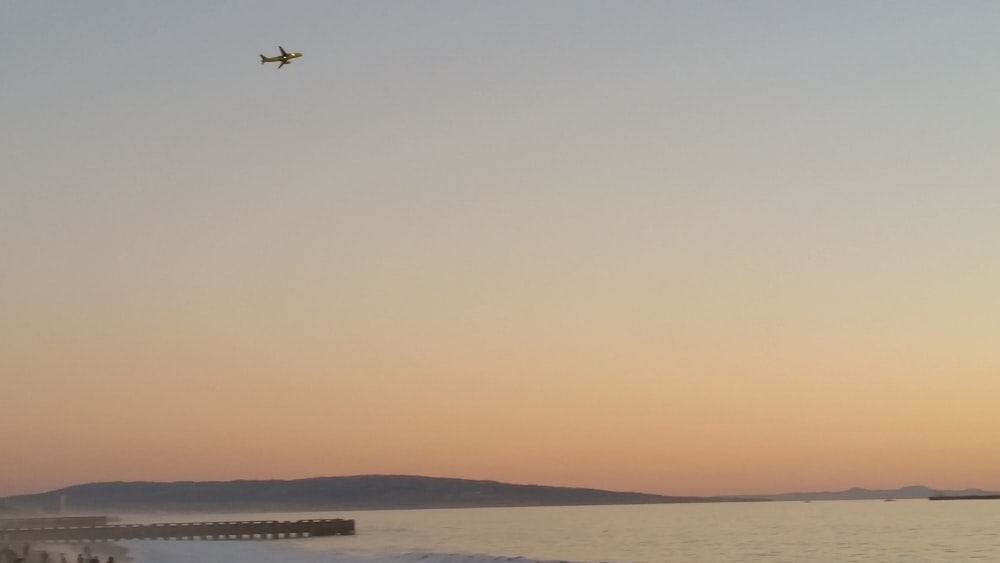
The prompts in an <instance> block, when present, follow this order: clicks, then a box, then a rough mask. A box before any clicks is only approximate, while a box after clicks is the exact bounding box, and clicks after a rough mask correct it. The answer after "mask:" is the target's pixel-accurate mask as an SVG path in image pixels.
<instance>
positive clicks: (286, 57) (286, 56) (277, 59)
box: [260, 45, 302, 68]
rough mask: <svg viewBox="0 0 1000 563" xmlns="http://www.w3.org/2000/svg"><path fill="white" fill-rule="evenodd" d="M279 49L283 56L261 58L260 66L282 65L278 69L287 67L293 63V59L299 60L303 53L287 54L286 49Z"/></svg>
mask: <svg viewBox="0 0 1000 563" xmlns="http://www.w3.org/2000/svg"><path fill="white" fill-rule="evenodd" d="M278 49H279V50H280V51H281V55H280V56H277V57H265V56H264V55H261V56H260V64H264V63H281V64H280V65H278V68H281V67H283V66H285V65H286V64H288V63H290V62H292V59H297V58H299V57H301V56H302V53H286V52H285V48H284V47H282V46H281V45H278Z"/></svg>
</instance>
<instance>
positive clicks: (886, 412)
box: [0, 0, 1000, 496]
mask: <svg viewBox="0 0 1000 563" xmlns="http://www.w3.org/2000/svg"><path fill="white" fill-rule="evenodd" d="M998 21H1000V3H993V2H963V3H958V4H956V3H946V2H930V1H919V0H918V1H911V2H859V1H829V2H820V1H802V2H788V1H776V0H775V1H771V0H762V1H755V2H736V1H715V2H680V1H678V2H670V1H664V2H640V1H623V2H618V1H616V2H603V1H589V0H580V1H574V2H564V1H549V2H536V1H527V0H513V1H504V2H464V1H457V0H432V1H429V2H391V1H371V2H369V1H364V2H357V1H329V0H301V1H300V0H287V1H282V2H274V1H273V0H268V1H264V0H250V1H247V2H240V3H207V4H206V3H204V2H194V1H191V0H179V1H175V2H159V3H148V2H147V3H127V4H123V3H122V2H118V1H115V2H112V1H108V0H95V1H90V2H58V1H57V2H5V3H3V4H2V6H0V37H3V38H4V61H5V67H4V79H3V85H2V86H0V108H2V109H0V117H2V122H0V123H2V127H0V264H2V269H0V312H2V314H0V343H2V344H0V383H2V385H3V389H4V396H5V401H4V417H5V419H6V420H10V421H17V422H18V425H17V426H16V427H15V426H14V425H9V426H6V427H5V429H4V430H3V431H2V436H0V443H2V444H3V446H4V450H3V451H4V452H5V456H4V463H3V464H0V496H6V495H11V494H16V493H30V492H40V491H47V490H53V489H57V488H59V487H64V486H68V485H73V484H78V483H87V482H104V481H117V480H126V481H134V480H146V481H178V480H230V479H273V478H282V479H291V478H303V477H312V476H325V475H353V474H407V475H412V474H416V475H429V476H442V477H461V478H472V479H494V480H500V481H505V482H514V483H529V484H533V483H537V484H544V485H557V486H582V487H594V488H602V489H610V490H620V491H642V492H649V493H663V494H671V495H723V494H750V493H761V494H764V493H774V492H783V491H797V490H806V491H817V490H842V489H846V488H849V487H855V486H858V487H866V488H871V489H883V488H895V487H899V486H905V485H911V484H922V485H927V486H930V487H935V488H941V489H964V488H966V487H979V488H983V489H990V490H1000V448H998V447H996V446H997V444H998V438H1000V422H998V420H1000V419H998V417H997V416H996V398H997V397H998V396H1000V346H997V335H1000V291H997V288H998V287H1000V221H998V220H997V218H998V217H1000V190H998V189H997V186H1000V160H998V159H997V157H996V155H997V154H1000V127H998V123H1000V109H998V108H1000V106H998V105H997V100H998V99H1000V72H998V69H997V53H1000V35H998V34H997V32H996V31H997V22H998ZM279 45H280V46H282V47H284V48H286V49H288V50H291V51H295V52H301V53H303V57H301V58H298V59H295V60H294V62H293V63H292V64H290V65H286V66H285V67H284V68H281V69H280V70H277V69H276V68H275V66H276V65H261V64H260V62H259V54H265V55H274V54H276V53H277V52H278V46H279ZM22 423H23V426H22ZM15 428H16V429H15Z"/></svg>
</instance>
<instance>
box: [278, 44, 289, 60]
mask: <svg viewBox="0 0 1000 563" xmlns="http://www.w3.org/2000/svg"><path fill="white" fill-rule="evenodd" d="M278 50H279V51H281V56H282V57H287V56H288V53H286V52H285V48H284V47H282V46H281V45H278Z"/></svg>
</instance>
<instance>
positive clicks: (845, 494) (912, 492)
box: [751, 485, 990, 501]
mask: <svg viewBox="0 0 1000 563" xmlns="http://www.w3.org/2000/svg"><path fill="white" fill-rule="evenodd" d="M939 494H944V495H947V496H956V495H981V494H990V491H983V490H981V489H963V490H960V491H942V490H940V489H931V488H929V487H925V486H923V485H910V486H908V487H900V488H898V489H862V488H858V487H855V488H851V489H846V490H843V491H828V492H803V493H779V494H773V495H761V496H760V497H756V496H754V497H751V498H768V499H771V500H779V501H780V500H793V501H794V500H875V499H920V498H924V499H925V498H927V497H930V496H931V495H939Z"/></svg>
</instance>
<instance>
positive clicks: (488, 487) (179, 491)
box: [3, 475, 742, 513]
mask: <svg viewBox="0 0 1000 563" xmlns="http://www.w3.org/2000/svg"><path fill="white" fill-rule="evenodd" d="M737 500H742V499H736V498H724V497H678V496H663V495H651V494H644V493H635V492H614V491H604V490H599V489H583V488H570V487H547V486H542V485H516V484H509V483H500V482H497V481H475V480H468V479H450V478H440V477H418V476H407V475H357V476H347V477H317V478H312V479H296V480H269V481H215V482H213V481H198V482H193V481H186V482H174V483H153V482H112V483H90V484H85V485H75V486H72V487H66V488H64V489H59V490H55V491H50V492H46V493H39V494H32V495H19V496H12V497H7V498H6V499H3V501H4V502H6V503H7V504H8V505H10V506H12V507H15V508H17V509H20V510H25V511H32V512H54V511H56V510H58V509H59V506H60V505H61V503H65V507H66V510H67V511H69V512H75V513H115V512H119V513H122V512H270V511H294V510H303V511H304V510H365V509H387V508H445V507H448V508H454V507H487V506H559V505H597V504H662V503H679V502H688V503H690V502H727V501H737Z"/></svg>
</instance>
